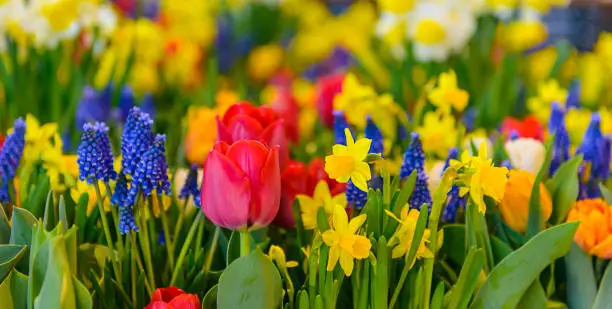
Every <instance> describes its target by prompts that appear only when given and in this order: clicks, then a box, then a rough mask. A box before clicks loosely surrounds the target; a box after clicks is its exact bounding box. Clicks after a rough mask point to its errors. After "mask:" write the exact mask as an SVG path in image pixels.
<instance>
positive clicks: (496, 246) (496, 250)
mask: <svg viewBox="0 0 612 309" xmlns="http://www.w3.org/2000/svg"><path fill="white" fill-rule="evenodd" d="M491 249H493V257H494V258H495V262H496V263H495V264H496V265H497V264H498V263H499V262H501V261H502V260H503V259H504V258H505V257H506V256H507V255H508V254H510V253H512V248H511V247H510V245H508V244H507V243H505V242H504V241H502V240H501V239H499V238H497V237H495V236H492V237H491Z"/></svg>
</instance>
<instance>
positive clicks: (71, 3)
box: [40, 0, 81, 32]
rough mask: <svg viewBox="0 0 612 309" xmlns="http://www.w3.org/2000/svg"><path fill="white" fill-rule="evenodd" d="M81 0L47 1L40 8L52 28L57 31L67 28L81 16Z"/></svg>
mask: <svg viewBox="0 0 612 309" xmlns="http://www.w3.org/2000/svg"><path fill="white" fill-rule="evenodd" d="M80 3H81V1H79V0H58V1H47V3H45V4H43V5H42V7H41V8H40V12H41V14H42V16H44V17H45V19H46V20H47V22H48V23H49V26H51V29H52V30H53V31H55V32H61V31H64V30H67V29H68V27H70V25H72V23H73V22H75V21H76V20H77V18H78V16H79V7H80Z"/></svg>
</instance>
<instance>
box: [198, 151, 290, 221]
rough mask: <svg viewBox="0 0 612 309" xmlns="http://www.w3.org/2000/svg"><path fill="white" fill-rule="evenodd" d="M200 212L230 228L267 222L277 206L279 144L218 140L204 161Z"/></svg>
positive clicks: (279, 188)
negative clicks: (267, 144)
mask: <svg viewBox="0 0 612 309" xmlns="http://www.w3.org/2000/svg"><path fill="white" fill-rule="evenodd" d="M201 194H202V196H201V197H202V211H203V212H204V214H205V215H206V216H207V217H208V218H209V219H210V221H212V222H213V223H215V224H216V225H218V226H222V227H225V228H229V229H232V230H238V229H244V228H247V227H248V228H251V227H252V228H254V229H256V228H260V227H263V226H266V225H269V224H270V222H272V220H273V219H274V217H275V216H276V213H277V212H278V208H279V205H280V197H281V182H280V167H279V147H278V146H274V147H272V148H271V149H270V148H268V147H266V145H264V144H263V143H260V142H259V141H254V140H239V141H237V142H236V143H234V144H232V145H228V144H227V143H225V142H223V141H221V142H217V143H216V144H215V146H214V148H213V150H211V152H210V153H209V154H208V157H207V158H206V162H205V163H204V176H203V180H202V193H201Z"/></svg>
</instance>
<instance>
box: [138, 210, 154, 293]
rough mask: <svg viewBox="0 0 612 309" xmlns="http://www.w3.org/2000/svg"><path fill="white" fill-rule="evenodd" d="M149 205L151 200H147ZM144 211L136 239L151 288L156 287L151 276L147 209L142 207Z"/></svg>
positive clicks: (151, 266) (151, 265) (151, 264)
mask: <svg viewBox="0 0 612 309" xmlns="http://www.w3.org/2000/svg"><path fill="white" fill-rule="evenodd" d="M149 204H152V201H151V199H149ZM143 208H144V209H143V210H144V211H143V214H142V216H140V218H141V219H142V221H141V226H142V231H141V232H140V233H138V238H139V239H140V247H141V248H142V255H143V256H144V261H145V266H146V267H147V272H148V275H149V283H151V286H153V287H156V285H155V276H154V275H153V262H152V260H151V247H150V243H149V242H150V239H151V238H150V237H149V226H148V225H147V222H146V220H145V215H146V214H147V208H146V207H143Z"/></svg>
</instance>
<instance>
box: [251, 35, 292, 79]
mask: <svg viewBox="0 0 612 309" xmlns="http://www.w3.org/2000/svg"><path fill="white" fill-rule="evenodd" d="M283 54H284V51H283V48H282V47H281V46H279V45H277V44H269V45H263V46H259V47H256V48H255V49H253V51H251V54H250V55H249V58H248V61H247V62H248V64H247V68H248V72H249V75H250V76H251V77H252V78H253V79H255V80H256V81H264V80H267V79H268V78H270V76H272V74H274V73H275V72H276V71H277V70H278V69H279V68H280V67H281V65H282V64H283Z"/></svg>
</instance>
